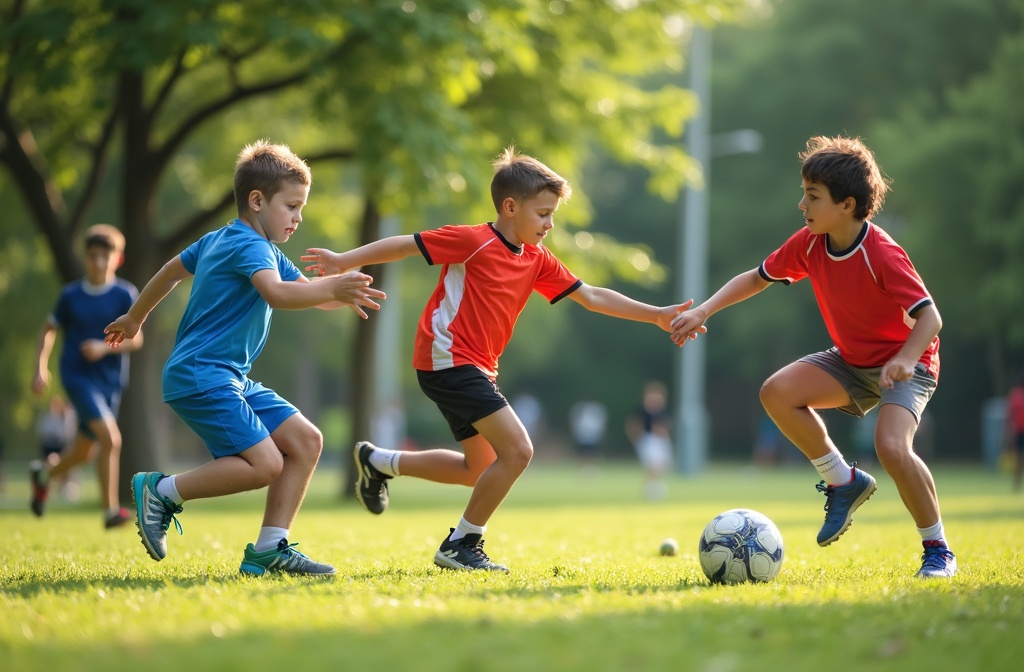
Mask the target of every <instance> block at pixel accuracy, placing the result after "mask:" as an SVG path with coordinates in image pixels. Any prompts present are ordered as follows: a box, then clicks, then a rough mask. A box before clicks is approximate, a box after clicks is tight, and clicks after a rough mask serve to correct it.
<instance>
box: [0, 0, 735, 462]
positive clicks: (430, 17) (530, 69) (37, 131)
mask: <svg viewBox="0 0 1024 672" xmlns="http://www.w3.org/2000/svg"><path fill="white" fill-rule="evenodd" d="M745 4H746V3H745V1H744V0H709V1H708V2H705V3H696V4H695V3H692V2H688V1H685V0H648V1H646V2H641V1H640V0H608V1H606V2H595V3H577V2H571V1H569V0H561V1H559V0H556V1H555V2H549V1H546V0H545V1H543V2H542V1H540V0H490V1H482V0H480V1H474V0H431V2H429V3H417V2H414V1H412V0H405V1H404V2H403V1H399V0H363V1H361V2H352V1H344V0H302V1H300V2H294V3H289V4H288V5H287V6H282V5H281V4H280V3H276V2H268V1H267V0H249V1H247V2H244V3H242V2H214V1H212V0H168V1H166V2H160V3H150V2H144V1H143V0H60V1H58V0H13V2H12V4H10V5H9V7H8V8H7V9H6V10H5V11H4V16H3V28H2V29H0V63H2V64H3V76H2V77H3V78H2V82H0V164H2V165H3V166H4V167H5V168H6V171H7V173H8V174H9V175H10V176H11V178H12V182H13V184H14V185H15V187H16V189H17V191H18V193H19V194H20V195H21V197H22V200H23V203H24V207H25V209H26V211H27V212H28V213H30V216H31V218H32V221H33V222H34V223H35V225H36V226H37V227H38V229H39V230H40V232H41V233H42V234H43V236H44V237H45V240H46V242H47V245H48V247H49V250H50V252H51V253H52V255H53V258H54V260H55V265H56V267H57V269H58V270H59V272H60V274H61V276H62V277H63V278H64V279H65V280H69V279H71V278H73V277H76V276H78V275H79V274H80V266H79V263H78V261H77V257H76V254H75V242H76V240H77V238H78V235H79V233H80V232H81V231H82V229H83V228H84V226H86V225H87V224H88V223H89V222H90V220H91V218H92V217H93V213H94V212H95V211H96V208H97V203H98V201H100V200H102V199H103V198H105V197H109V198H110V199H111V200H112V201H113V202H115V203H116V214H115V216H114V218H113V219H114V220H115V222H114V223H115V224H117V225H119V226H120V227H121V228H122V229H123V230H124V232H125V235H126V237H127V239H128V245H129V254H128V261H127V264H126V266H125V268H124V271H123V272H124V275H125V277H127V278H128V279H129V280H132V281H133V282H135V283H137V284H141V283H143V282H145V280H146V279H148V277H149V276H150V275H151V274H152V273H153V272H154V271H155V270H156V269H157V268H158V267H159V265H160V264H162V263H163V262H164V261H165V260H166V259H168V258H170V257H171V256H172V255H174V254H176V253H178V252H179V251H180V250H181V249H182V248H183V247H184V245H186V244H187V243H189V242H191V240H193V239H194V238H195V237H197V236H198V235H199V234H200V233H202V232H203V231H205V230H207V229H209V228H210V227H211V226H212V225H213V224H214V222H216V221H218V220H219V219H220V218H222V217H225V216H226V215H228V213H229V210H230V208H229V206H230V205H231V203H232V195H231V189H230V180H229V179H228V178H227V177H226V175H224V172H225V171H224V170H223V164H224V163H225V162H224V160H223V158H222V157H223V156H225V155H229V156H230V155H233V154H234V152H236V151H237V150H238V141H237V140H236V139H235V138H236V137H237V136H239V135H247V134H249V133H253V132H255V133H257V134H265V133H266V132H267V131H268V130H271V131H274V132H275V135H277V137H288V138H294V139H295V140H292V141H289V144H291V145H292V146H293V148H294V149H296V150H297V151H299V152H300V154H302V155H303V156H304V157H305V158H306V159H307V161H308V162H309V163H310V164H311V165H313V164H322V163H325V162H330V161H334V162H337V161H341V162H346V164H347V165H349V166H350V170H349V173H348V175H349V177H348V180H349V181H348V184H350V185H353V186H354V188H355V189H357V191H358V193H359V194H360V199H361V201H362V206H361V210H362V213H363V214H362V218H361V229H360V240H362V241H368V240H371V239H373V238H376V237H377V233H378V223H379V218H380V215H381V213H405V214H406V215H407V216H408V221H409V222H411V223H412V222H415V221H416V220H415V213H416V212H417V211H418V210H419V209H420V208H422V207H423V205H424V204H426V203H429V202H430V201H431V196H432V194H444V195H445V196H446V197H447V195H449V194H451V192H452V191H455V192H457V193H461V194H466V193H471V192H478V191H479V190H480V189H481V188H482V185H483V184H484V183H485V180H484V177H485V176H486V175H487V174H488V171H487V170H486V168H485V165H486V164H485V163H484V161H485V160H486V159H487V158H488V157H490V156H492V155H494V154H496V153H497V152H498V150H499V149H500V148H501V147H502V146H503V145H506V144H508V143H510V142H512V141H515V142H517V143H518V144H520V145H521V146H522V147H524V148H526V149H527V150H529V151H532V152H533V153H537V154H542V155H543V157H544V158H545V160H546V161H547V162H549V163H551V164H552V165H556V166H559V168H560V170H561V171H562V172H564V173H565V174H567V175H568V176H573V175H574V173H576V172H577V171H578V167H579V165H580V163H581V160H582V158H583V157H584V156H585V151H586V148H587V147H588V145H589V143H591V142H598V143H600V144H601V145H602V146H604V147H605V148H606V149H607V151H609V152H610V153H611V154H612V155H613V156H615V157H616V158H617V159H619V160H624V161H628V162H631V163H635V164H638V165H641V166H644V167H645V168H647V169H649V170H650V171H651V174H652V180H653V182H654V183H655V184H656V185H657V186H659V187H660V188H662V189H666V188H669V187H673V186H674V187H678V183H679V180H680V179H681V178H680V176H682V175H683V174H684V173H685V172H686V170H688V169H690V168H691V166H689V165H688V163H687V160H686V157H685V155H684V153H683V152H682V151H681V150H680V149H679V148H678V147H677V146H676V145H675V144H658V143H657V142H655V137H656V135H657V134H658V133H664V134H666V135H668V136H678V135H679V133H680V132H681V130H682V125H683V123H684V121H685V119H686V118H687V116H688V115H690V114H691V113H692V111H693V101H692V98H691V96H689V95H688V93H687V92H686V91H684V90H682V89H681V88H679V87H673V86H666V87H663V88H661V89H659V90H657V91H645V90H644V89H643V88H642V87H641V86H639V85H638V84H637V83H636V82H637V81H638V80H639V79H640V78H642V77H643V76H644V75H647V74H649V73H651V72H656V71H662V70H666V69H669V70H671V69H676V70H678V69H679V68H680V67H681V66H682V60H681V53H682V49H681V41H682V40H683V39H684V38H685V35H686V25H687V22H688V21H690V20H693V19H696V20H701V21H705V22H709V21H711V19H712V17H714V18H716V19H719V20H721V19H726V20H727V19H731V18H733V17H735V16H737V15H738V14H739V13H741V12H742V11H744V9H745ZM253 111H260V112H263V113H264V114H267V115H269V116H268V117H263V118H260V119H258V120H257V119H253V118H247V115H248V114H251V113H252V112H253ZM232 122H233V123H237V124H239V126H236V127H234V128H231V127H230V126H229V125H228V124H229V123H232ZM240 130H242V131H244V133H240V132H239V131H240ZM250 139H251V138H250ZM201 140H205V142H201ZM229 143H230V144H229ZM214 165H216V166H217V167H218V168H216V169H214V168H213V166H214ZM186 168H187V170H186ZM187 176H191V177H187ZM172 196H173V197H175V198H172ZM463 198H465V196H464V197H463ZM183 202H184V203H185V205H183V204H182V203H183ZM586 205H587V204H586V200H585V199H576V200H575V201H574V202H573V203H572V207H571V208H570V209H569V211H568V213H567V214H569V216H570V217H574V218H575V219H576V220H577V222H580V223H583V222H585V217H586V215H587V207H586ZM158 212H159V213H160V214H159V216H158ZM568 240H570V239H568V238H563V242H566V241H568ZM569 252H571V250H570V251H569ZM370 270H371V271H372V270H373V269H370ZM380 273H381V271H379V270H378V271H377V275H378V276H379V275H380ZM360 329H361V331H360V332H359V334H358V336H357V345H356V353H355V355H354V358H353V362H354V370H355V377H356V380H357V386H359V389H360V390H361V391H365V389H366V387H367V386H369V385H370V384H371V382H372V381H371V380H370V377H369V375H368V373H367V372H366V370H365V369H362V368H361V367H362V366H363V364H362V363H363V362H368V361H370V360H371V358H370V357H368V356H366V355H367V349H369V348H371V347H372V344H373V343H374V342H375V338H374V334H373V329H374V322H373V321H372V320H371V321H367V322H364V323H362V324H361V325H360ZM153 350H154V349H153V348H151V347H149V346H147V348H144V349H143V350H142V351H140V353H139V354H138V355H137V356H136V357H135V359H136V363H135V365H134V367H133V375H134V389H135V390H136V391H139V392H140V393H139V394H132V395H130V396H129V397H128V398H127V399H126V403H125V407H124V409H123V413H122V416H123V417H124V418H125V420H126V422H125V423H124V424H125V427H124V430H125V435H126V436H125V445H126V446H131V447H132V449H131V450H126V452H125V454H124V464H123V467H122V469H123V471H124V472H125V473H129V474H130V473H132V472H133V471H134V470H136V469H143V468H145V467H150V466H152V465H153V464H154V463H155V461H156V459H155V458H156V456H155V455H153V454H152V453H151V451H150V450H148V449H147V448H148V447H150V446H152V444H153V441H154V439H155V437H153V436H152V435H151V433H148V432H147V431H146V427H145V425H146V420H145V418H146V417H147V416H148V415H149V414H150V413H151V412H152V409H154V408H155V407H156V406H157V405H158V403H157V401H156V399H155V393H154V390H155V389H156V387H157V386H156V385H155V378H156V373H155V372H156V366H155V365H154V362H153V361H152V359H153V355H152V352H153ZM371 396H372V395H369V394H357V395H355V396H354V398H355V399H357V400H359V399H369V398H371ZM355 416H356V417H357V420H356V427H355V430H356V431H357V432H359V431H363V429H364V428H365V427H366V424H367V423H368V422H369V419H368V413H367V411H366V409H365V408H357V409H356V413H355Z"/></svg>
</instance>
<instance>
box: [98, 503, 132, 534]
mask: <svg viewBox="0 0 1024 672" xmlns="http://www.w3.org/2000/svg"><path fill="white" fill-rule="evenodd" d="M131 519H132V514H130V513H128V509H126V508H124V507H121V508H120V509H118V510H117V511H116V512H114V513H112V514H110V515H108V516H106V517H104V519H103V527H105V528H106V529H108V530H109V529H111V528H114V527H121V526H122V525H124V524H125V523H127V522H128V521H129V520H131Z"/></svg>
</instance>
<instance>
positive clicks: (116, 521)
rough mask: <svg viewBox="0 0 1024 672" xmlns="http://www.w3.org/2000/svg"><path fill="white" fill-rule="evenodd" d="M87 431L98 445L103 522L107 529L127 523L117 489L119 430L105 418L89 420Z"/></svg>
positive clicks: (119, 468)
mask: <svg viewBox="0 0 1024 672" xmlns="http://www.w3.org/2000/svg"><path fill="white" fill-rule="evenodd" d="M89 431H90V432H92V435H93V436H95V437H96V443H97V444H98V445H99V456H98V457H97V459H96V476H97V479H98V480H99V483H100V501H101V502H102V504H103V507H104V511H105V515H106V518H105V520H106V521H107V527H116V526H117V525H121V524H123V523H125V522H127V521H128V514H127V511H124V512H122V510H121V502H120V498H119V495H118V488H117V483H118V479H119V478H120V474H121V430H120V429H119V428H118V426H117V422H115V421H114V418H113V417H111V416H107V417H102V418H95V419H93V420H90V421H89ZM51 476H52V472H51ZM122 514H123V515H122Z"/></svg>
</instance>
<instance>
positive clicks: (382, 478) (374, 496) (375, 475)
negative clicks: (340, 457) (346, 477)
mask: <svg viewBox="0 0 1024 672" xmlns="http://www.w3.org/2000/svg"><path fill="white" fill-rule="evenodd" d="M375 447H376V446H374V445H373V444H372V443H370V442H369V441H360V442H359V443H357V444H356V447H355V449H353V451H352V459H354V460H355V463H356V499H358V500H359V503H360V504H362V505H363V508H364V509H366V510H367V511H369V512H370V513H375V514H377V515H380V514H382V513H384V510H385V509H387V508H388V479H390V478H391V477H390V476H388V475H387V474H385V473H384V472H382V471H381V470H380V469H378V468H377V467H375V466H373V465H372V464H370V453H372V452H373V449H374V448H375Z"/></svg>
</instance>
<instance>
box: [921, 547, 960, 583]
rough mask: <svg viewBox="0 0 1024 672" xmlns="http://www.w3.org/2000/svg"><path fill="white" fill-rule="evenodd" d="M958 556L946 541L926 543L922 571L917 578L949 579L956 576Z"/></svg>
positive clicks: (922, 558)
mask: <svg viewBox="0 0 1024 672" xmlns="http://www.w3.org/2000/svg"><path fill="white" fill-rule="evenodd" d="M956 570H957V566H956V556H955V555H953V551H951V550H949V546H947V545H946V542H944V541H926V542H924V554H923V555H922V556H921V569H919V570H917V576H918V577H920V578H922V579H938V578H948V577H950V576H955V575H956Z"/></svg>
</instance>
